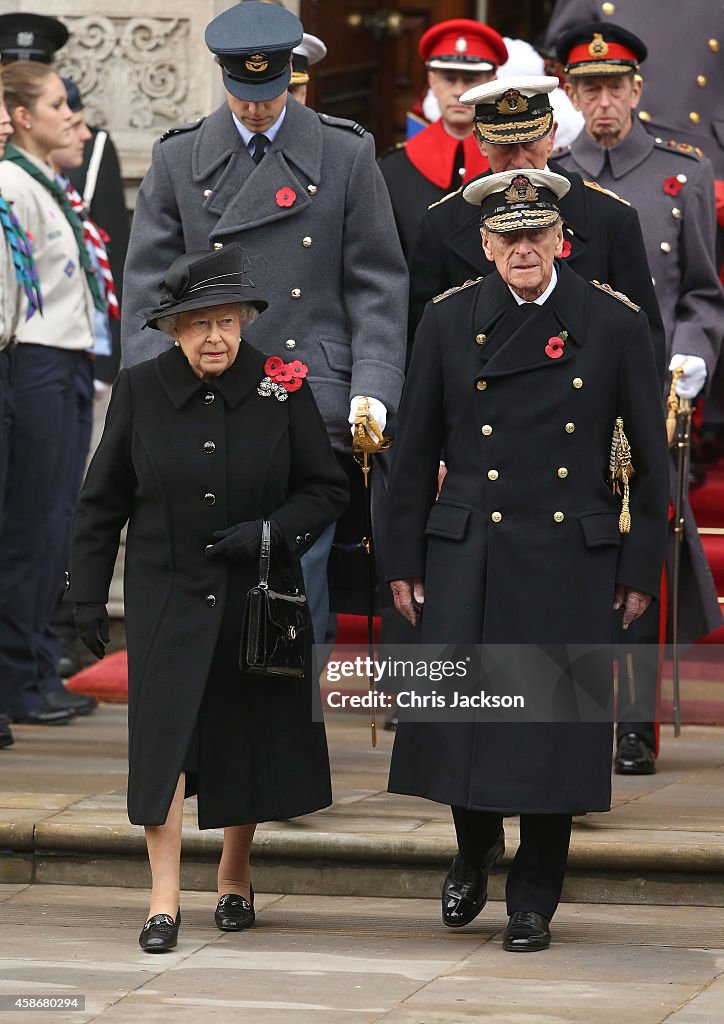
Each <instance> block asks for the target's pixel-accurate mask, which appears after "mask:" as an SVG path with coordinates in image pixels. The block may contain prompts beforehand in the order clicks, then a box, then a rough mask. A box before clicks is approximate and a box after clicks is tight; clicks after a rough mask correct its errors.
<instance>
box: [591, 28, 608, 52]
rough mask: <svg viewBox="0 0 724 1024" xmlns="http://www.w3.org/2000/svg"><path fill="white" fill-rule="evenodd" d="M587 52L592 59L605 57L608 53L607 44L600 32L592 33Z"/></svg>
mask: <svg viewBox="0 0 724 1024" xmlns="http://www.w3.org/2000/svg"><path fill="white" fill-rule="evenodd" d="M588 52H589V53H590V55H591V56H592V57H605V56H606V54H607V53H608V43H607V42H606V40H605V39H604V38H603V36H602V35H601V33H600V32H594V33H593V39H592V41H591V42H590V43H589V44H588Z"/></svg>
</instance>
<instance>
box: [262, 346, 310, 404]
mask: <svg viewBox="0 0 724 1024" xmlns="http://www.w3.org/2000/svg"><path fill="white" fill-rule="evenodd" d="M307 372H308V367H306V366H305V365H304V363H303V362H302V361H301V359H293V360H292V361H291V363H285V362H284V360H283V359H281V358H280V357H279V356H269V358H268V359H267V361H266V362H265V363H264V373H265V374H266V377H264V378H263V379H262V381H261V383H260V384H259V387H258V388H257V389H256V390H257V393H258V394H259V395H261V397H262V398H269V396H270V395H274V397H275V398H276V400H277V402H286V400H287V397H288V396H289V392H290V391H299V389H300V387H301V386H302V381H303V380H304V378H305V377H306V376H307Z"/></svg>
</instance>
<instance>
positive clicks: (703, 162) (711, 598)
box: [557, 21, 724, 774]
mask: <svg viewBox="0 0 724 1024" xmlns="http://www.w3.org/2000/svg"><path fill="white" fill-rule="evenodd" d="M557 54H558V58H559V60H560V61H561V63H562V64H564V65H565V67H566V72H567V74H568V85H567V87H566V88H567V91H568V93H569V95H570V97H571V99H572V101H573V104H574V106H576V108H577V109H579V110H580V111H581V112H582V113H583V116H584V119H585V129H584V131H583V132H581V134H580V135H579V136H578V138H577V139H576V140H575V142H574V143H573V145H572V146H571V147H570V148H569V149H568V150H564V151H563V152H562V153H560V154H558V155H557V160H558V161H559V163H560V164H561V165H562V166H563V167H564V168H565V169H566V170H568V171H578V173H579V174H582V175H584V176H586V177H590V178H592V179H593V180H595V181H597V182H598V183H599V184H600V185H602V186H604V187H605V188H610V189H614V190H615V191H616V192H617V193H618V194H619V195H620V196H622V197H623V198H624V199H627V200H628V201H629V202H630V203H631V204H632V205H633V206H634V207H635V208H636V210H637V211H638V214H639V219H640V221H641V229H642V231H643V236H644V242H645V245H646V254H647V256H648V261H649V266H650V268H651V273H652V276H653V279H654V286H655V289H656V294H657V298H658V300H659V306H660V309H661V315H662V318H663V321H664V328H665V331H666V341H667V365H668V368H669V370H672V371H673V370H674V369H676V368H677V367H681V368H682V369H683V373H682V376H681V377H680V378H679V380H678V382H677V385H676V390H677V393H678V394H679V395H681V396H683V397H687V398H695V397H696V396H697V395H699V394H703V393H704V392H705V391H706V390H707V389H708V386H709V384H710V382H711V378H712V375H713V372H714V367H715V366H716V362H717V358H718V356H719V350H720V348H721V340H722V324H723V323H724V297H723V296H722V289H721V285H720V283H719V280H718V277H717V272H716V264H715V259H714V222H715V218H714V180H713V174H712V167H711V163H710V162H709V160H707V158H706V157H702V156H699V155H698V154H697V153H696V152H695V150H694V149H693V147H692V146H690V145H689V144H687V143H677V142H674V141H670V140H665V139H663V138H662V137H660V136H654V135H650V134H649V132H648V131H647V130H646V128H645V127H644V123H643V122H642V121H640V120H639V119H638V118H637V117H635V110H636V108H637V106H638V103H639V100H640V96H641V79H640V76H639V75H638V71H639V65H640V63H641V62H642V61H643V60H644V59H645V58H646V54H647V50H646V46H645V45H644V43H643V42H642V41H641V40H640V39H639V38H638V37H637V36H635V35H633V33H631V32H628V31H627V30H625V29H623V28H620V27H619V26H618V25H615V24H613V23H612V22H608V21H606V22H589V23H588V24H585V25H580V26H578V27H577V28H575V29H571V31H570V32H568V33H565V34H564V35H563V36H561V37H560V38H559V40H558V46H557ZM634 465H635V455H634ZM684 540H685V544H684V557H683V572H682V580H681V591H680V606H681V613H682V617H681V629H680V639H681V640H682V641H683V642H686V643H692V642H693V641H695V640H696V639H698V638H699V637H700V636H704V635H706V634H707V633H709V632H711V631H712V630H714V629H716V628H717V627H719V626H720V625H721V624H722V616H721V612H720V611H719V605H718V602H717V597H716V591H715V589H714V584H713V581H712V578H711V573H710V571H709V567H708V565H707V562H706V557H705V555H704V551H703V549H702V546H701V541H700V540H699V536H698V533H697V529H696V523H695V521H694V518H693V515H692V514H691V509H690V508H688V503H687V509H686V528H685V535H684ZM636 632H637V638H638V640H639V642H640V643H647V644H655V643H656V636H657V633H658V629H657V624H656V622H655V621H654V616H653V615H652V613H651V612H648V614H647V615H645V616H643V617H642V619H641V622H640V623H638V624H637V626H636ZM634 660H635V663H636V665H638V669H635V671H634V673H633V675H634V677H635V678H634V691H635V700H633V701H632V702H631V708H630V709H628V710H627V709H626V708H625V707H624V708H623V711H622V710H621V708H619V727H618V753H617V758H616V769H617V771H619V772H622V773H626V774H650V773H651V772H653V771H654V768H655V766H654V753H653V752H654V749H655V737H654V728H653V722H652V721H648V720H647V716H646V714H645V709H646V708H647V707H649V708H650V709H651V712H653V706H654V695H655V679H656V671H655V669H654V668H652V666H649V665H647V664H646V660H645V658H643V657H641V658H639V657H636V658H635V659H634ZM631 674H632V673H631V670H630V668H629V675H631ZM623 689H624V692H625V688H623ZM650 718H651V719H653V713H651V715H650Z"/></svg>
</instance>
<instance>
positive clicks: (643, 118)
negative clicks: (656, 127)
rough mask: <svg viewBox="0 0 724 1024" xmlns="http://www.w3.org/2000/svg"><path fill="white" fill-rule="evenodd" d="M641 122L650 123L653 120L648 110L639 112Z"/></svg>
mask: <svg viewBox="0 0 724 1024" xmlns="http://www.w3.org/2000/svg"><path fill="white" fill-rule="evenodd" d="M639 120H640V121H650V120H651V114H649V112H648V110H639Z"/></svg>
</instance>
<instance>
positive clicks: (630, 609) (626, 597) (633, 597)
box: [613, 583, 651, 629]
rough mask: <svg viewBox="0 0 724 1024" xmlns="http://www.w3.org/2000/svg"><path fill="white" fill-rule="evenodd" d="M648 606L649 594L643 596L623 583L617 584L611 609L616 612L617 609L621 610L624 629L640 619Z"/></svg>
mask: <svg viewBox="0 0 724 1024" xmlns="http://www.w3.org/2000/svg"><path fill="white" fill-rule="evenodd" d="M650 604H651V595H650V594H644V593H642V592H641V591H640V590H631V589H629V588H628V587H625V586H624V585H623V583H619V584H617V586H616V591H615V594H614V597H613V609H614V611H618V610H619V608H623V620H622V625H623V628H624V629H628V627H629V626H630V625H631V623H632V622H635V621H636V619H639V618H641V616H642V615H643V613H644V612H645V611H646V609H647V608H648V606H649V605H650Z"/></svg>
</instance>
